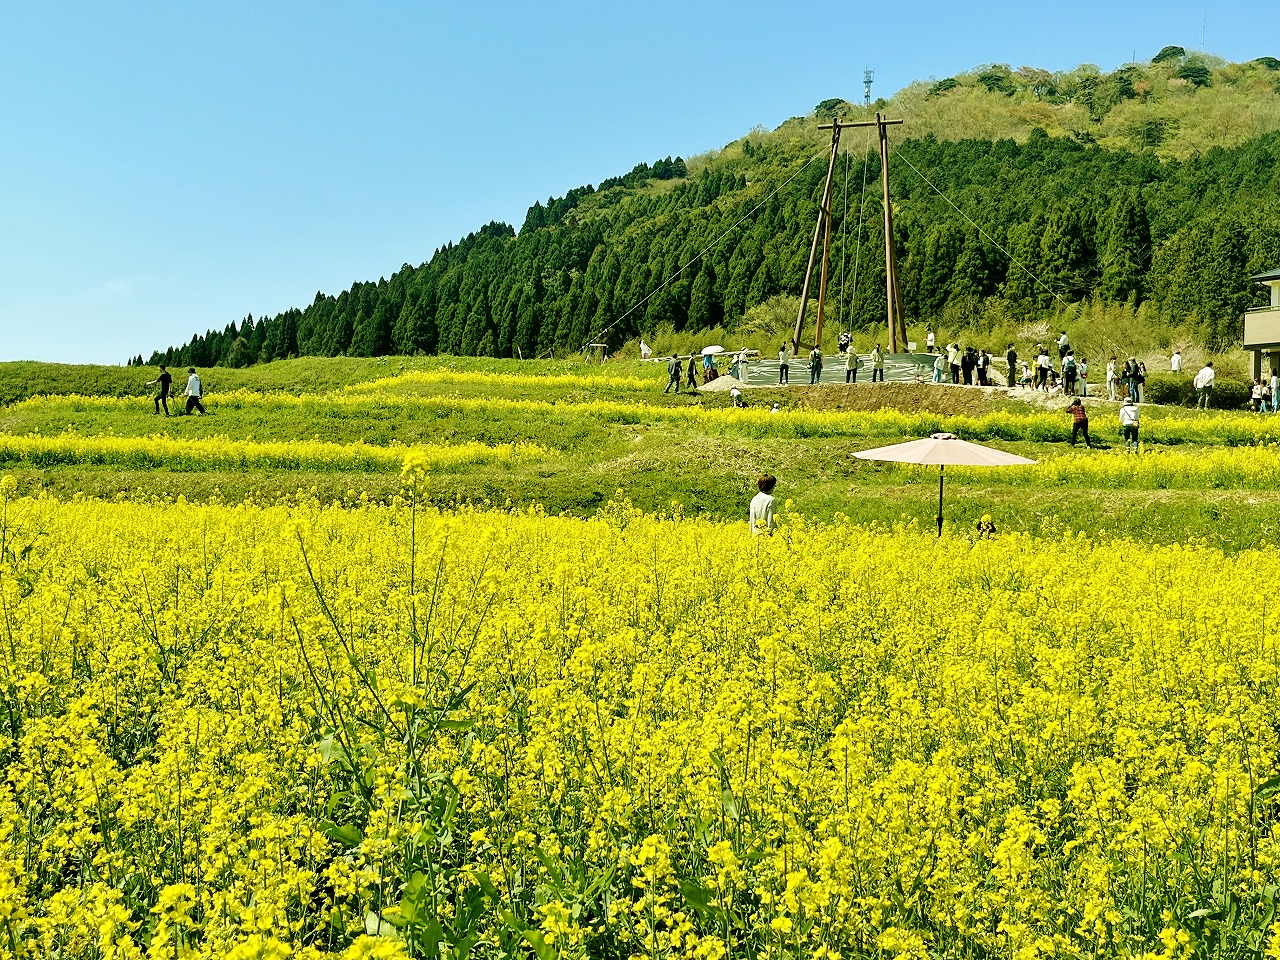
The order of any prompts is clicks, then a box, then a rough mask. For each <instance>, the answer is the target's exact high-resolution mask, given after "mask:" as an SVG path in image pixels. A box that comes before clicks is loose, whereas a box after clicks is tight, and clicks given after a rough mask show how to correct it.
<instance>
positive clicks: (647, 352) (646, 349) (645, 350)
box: [640, 339, 653, 360]
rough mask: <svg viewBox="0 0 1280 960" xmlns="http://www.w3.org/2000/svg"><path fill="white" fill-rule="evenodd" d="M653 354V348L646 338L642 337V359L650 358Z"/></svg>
mask: <svg viewBox="0 0 1280 960" xmlns="http://www.w3.org/2000/svg"><path fill="white" fill-rule="evenodd" d="M652 356H653V349H652V348H651V347H650V346H649V345H648V344H647V343H645V342H644V340H643V339H642V340H641V341H640V359H641V360H648V359H649V358H650V357H652Z"/></svg>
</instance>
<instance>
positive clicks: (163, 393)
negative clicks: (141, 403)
mask: <svg viewBox="0 0 1280 960" xmlns="http://www.w3.org/2000/svg"><path fill="white" fill-rule="evenodd" d="M157 383H158V384H160V392H159V393H158V394H156V398H155V399H156V412H155V416H159V415H160V404H164V415H165V416H166V417H167V416H168V415H169V389H170V388H171V387H172V386H173V376H172V375H171V374H170V373H169V371H168V370H166V369H165V366H164V364H163V363H162V364H160V376H158V377H156V378H155V379H154V380H148V381H147V386H148V387H152V386H155V385H156V384H157Z"/></svg>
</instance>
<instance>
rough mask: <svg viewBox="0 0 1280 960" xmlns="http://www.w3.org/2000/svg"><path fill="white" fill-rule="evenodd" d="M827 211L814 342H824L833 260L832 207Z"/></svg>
mask: <svg viewBox="0 0 1280 960" xmlns="http://www.w3.org/2000/svg"><path fill="white" fill-rule="evenodd" d="M828 199H830V198H828ZM825 213H826V217H825V218H824V219H825V220H826V221H827V229H826V232H825V233H824V235H823V238H822V273H821V275H820V277H819V279H818V322H817V325H816V326H815V327H814V333H813V342H814V343H821V342H822V318H823V317H824V316H825V315H826V308H827V264H828V263H830V261H831V208H830V207H827V208H826V211H825Z"/></svg>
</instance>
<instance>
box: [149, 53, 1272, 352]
mask: <svg viewBox="0 0 1280 960" xmlns="http://www.w3.org/2000/svg"><path fill="white" fill-rule="evenodd" d="M877 109H881V110H888V111H889V112H891V113H893V114H894V115H895V116H902V117H903V119H904V120H905V123H904V125H903V126H902V127H899V128H896V129H895V132H894V137H895V139H894V144H893V154H892V156H891V159H890V175H891V180H892V184H893V188H892V189H893V194H894V212H895V220H894V233H895V242H896V244H897V249H898V251H899V253H898V255H899V264H900V271H901V280H902V286H903V296H904V300H905V306H906V310H907V314H908V317H909V318H911V319H912V320H929V319H934V318H942V319H946V320H947V321H948V322H951V323H953V324H954V323H956V322H959V323H966V324H971V323H974V322H977V321H979V320H980V319H981V318H982V317H984V316H989V315H992V314H1001V313H1005V314H1007V313H1008V312H1010V311H1016V312H1018V313H1019V315H1023V316H1026V315H1034V314H1036V313H1037V312H1041V311H1046V310H1049V309H1051V308H1052V307H1053V306H1055V305H1060V304H1063V303H1069V302H1075V301H1080V300H1085V299H1091V298H1101V299H1103V300H1110V301H1116V302H1126V301H1127V302H1131V303H1141V302H1147V303H1149V304H1151V305H1152V306H1153V307H1154V308H1155V309H1156V310H1158V311H1159V313H1160V315H1161V316H1163V317H1165V318H1166V319H1167V320H1168V321H1169V322H1171V323H1177V324H1182V325H1186V326H1188V327H1190V328H1192V329H1194V330H1195V331H1196V332H1197V334H1198V335H1199V336H1201V337H1203V339H1204V340H1205V341H1206V343H1208V344H1210V345H1213V346H1225V345H1228V344H1230V343H1231V342H1233V341H1234V340H1236V339H1238V337H1239V331H1238V319H1239V315H1240V313H1241V311H1242V310H1243V309H1245V308H1246V307H1247V306H1248V305H1250V304H1252V303H1255V302H1261V301H1260V298H1261V296H1262V294H1263V293H1264V292H1265V291H1262V290H1261V289H1260V288H1256V287H1255V285H1253V284H1250V283H1249V282H1248V277H1249V275H1250V274H1251V273H1255V272H1258V271H1261V270H1264V269H1269V268H1273V267H1276V266H1280V132H1277V131H1280V61H1277V60H1275V59H1272V58H1269V57H1266V58H1261V59H1259V60H1255V61H1251V62H1249V63H1244V64H1225V63H1221V62H1218V61H1214V60H1212V59H1211V58H1206V57H1197V56H1194V55H1188V54H1186V52H1185V51H1183V50H1181V49H1180V48H1166V49H1165V50H1162V51H1160V53H1159V54H1158V55H1157V56H1156V57H1155V58H1153V60H1152V61H1151V62H1150V63H1147V64H1143V65H1129V66H1126V67H1123V68H1121V69H1119V70H1117V71H1115V72H1113V73H1109V74H1103V73H1101V72H1099V71H1098V70H1097V69H1096V68H1092V67H1081V68H1078V69H1077V70H1075V71H1072V72H1070V73H1067V74H1050V73H1047V72H1045V71H1038V70H1033V69H1031V68H1026V67H1023V68H1019V69H1017V70H1012V69H1010V68H1009V67H1007V66H1003V65H992V66H987V67H983V68H981V69H979V70H975V71H974V72H973V73H971V74H967V75H963V76H958V77H950V78H946V79H944V80H937V81H930V82H929V83H921V84H914V85H912V86H911V87H908V88H906V89H905V90H903V91H901V92H900V93H899V94H898V95H896V96H895V97H894V99H893V100H892V101H889V102H887V103H886V102H884V101H880V102H877V103H876V104H874V105H872V107H870V108H865V107H863V106H861V105H857V106H855V105H851V104H848V103H845V102H843V101H840V100H829V101H824V102H823V103H822V104H819V105H818V107H816V108H815V109H814V111H813V112H812V113H811V114H810V115H809V116H808V117H805V118H796V119H793V120H790V121H788V122H787V123H785V124H783V125H782V126H781V127H779V128H778V129H777V130H774V131H764V130H757V131H753V132H752V133H750V134H749V135H747V136H745V137H743V138H742V139H741V140H738V141H736V142H734V143H731V144H729V145H728V146H726V147H725V148H724V149H722V150H720V151H718V152H716V153H714V154H712V155H708V156H705V157H701V158H696V159H691V160H690V161H688V162H687V163H686V162H685V161H684V160H682V159H680V158H676V159H674V160H673V159H671V158H668V159H666V160H662V161H659V162H658V163H656V164H653V165H652V166H650V165H649V164H640V165H639V166H637V167H636V168H635V169H634V170H632V171H631V172H630V173H628V174H626V175H624V176H618V177H611V178H609V179H607V180H604V181H602V182H601V183H600V184H599V185H597V186H590V185H588V186H584V187H581V188H579V189H577V190H573V191H570V192H569V193H568V194H567V195H566V196H564V197H561V198H552V199H550V200H548V201H547V202H546V203H545V204H544V203H536V204H534V206H533V207H531V208H530V209H529V211H528V214H527V216H526V217H525V221H524V223H523V224H522V225H521V227H520V230H519V232H518V233H517V231H516V230H515V229H514V228H513V227H512V226H510V225H508V224H503V223H490V224H489V225H487V226H485V227H483V228H481V229H480V230H478V231H476V232H475V233H473V234H471V235H470V236H468V237H466V238H464V239H463V240H461V241H459V242H458V243H456V244H449V245H448V246H446V247H443V248H441V249H440V250H437V251H436V252H435V254H434V255H433V256H432V257H431V259H430V260H428V261H427V262H426V263H423V264H421V265H419V266H416V267H415V266H411V265H409V264H405V265H404V266H403V267H402V268H401V269H400V270H399V271H397V272H396V273H394V274H393V275H392V276H391V277H389V278H383V279H380V280H378V281H376V282H364V283H356V284H354V285H353V286H352V287H351V288H350V289H349V290H346V291H344V292H342V293H340V294H338V295H337V296H330V295H326V294H323V293H317V294H316V297H315V300H314V301H313V302H312V303H311V304H310V305H309V306H307V307H305V308H299V309H293V310H288V311H286V312H284V313H281V314H279V315H277V316H274V317H270V318H262V319H259V320H254V319H253V318H252V317H248V318H246V319H245V320H244V321H241V322H239V323H231V324H229V325H228V326H227V327H226V328H225V329H224V330H221V331H210V332H208V333H206V334H204V335H196V336H193V337H192V339H191V341H190V342H189V343H187V344H185V345H183V346H177V347H170V348H168V349H166V350H161V351H156V352H155V353H153V354H152V355H151V357H150V361H151V362H153V363H154V362H169V363H179V364H184V365H185V364H196V365H200V366H208V365H214V364H222V365H226V366H245V365H249V364H252V363H255V362H263V361H269V360H273V359H278V358H283V357H287V356H291V355H321V356H334V355H338V354H349V355H357V356H378V355H383V354H392V353H396V354H414V353H452V354H478V355H495V356H523V357H531V356H538V355H543V354H547V353H549V352H551V351H577V350H580V349H581V348H582V347H583V345H584V344H586V343H587V342H588V341H589V340H591V339H600V338H603V339H604V340H605V341H606V342H608V343H610V344H612V345H617V344H619V343H621V342H623V341H626V340H628V339H630V338H632V337H635V336H636V335H638V334H643V333H645V332H646V331H651V330H654V329H656V328H658V327H659V326H663V325H670V326H671V327H673V328H674V329H676V330H682V329H698V328H702V327H707V326H713V325H716V324H725V325H726V326H729V327H732V326H733V325H734V323H736V322H737V321H738V319H739V318H741V317H742V315H743V314H744V312H745V311H746V310H747V309H749V308H750V307H752V306H754V305H756V304H760V303H764V302H766V301H768V300H769V299H770V298H772V297H775V296H777V295H779V294H790V295H793V296H794V295H795V294H797V293H798V292H799V289H800V284H801V279H802V273H803V269H804V262H805V259H806V257H807V253H808V245H809V240H810V237H811V235H812V231H813V224H814V219H815V216H816V213H817V205H818V200H819V197H820V194H821V191H822V181H823V176H824V174H825V162H824V161H825V156H826V145H827V135H826V134H825V133H823V132H821V131H819V130H817V124H818V122H819V121H820V120H822V119H825V118H828V117H830V116H832V115H835V114H837V113H838V114H839V115H840V116H841V117H844V118H856V117H859V116H863V115H870V114H873V113H874V112H875V111H876V110H877ZM845 147H846V153H845V155H844V156H843V158H842V160H841V165H840V168H839V172H840V182H839V185H838V187H837V191H836V204H835V206H836V213H837V214H838V215H839V217H840V223H838V224H837V227H836V231H835V234H836V235H835V244H836V245H835V248H834V251H833V256H832V264H833V272H834V273H835V274H836V275H837V278H838V282H839V289H840V290H843V291H845V297H844V298H843V300H840V298H839V297H838V296H837V298H836V299H837V300H840V302H837V303H835V305H834V306H833V310H832V312H833V314H834V316H833V323H834V324H838V325H841V326H845V327H850V328H862V327H870V326H872V325H878V324H880V323H882V322H883V311H884V308H883V289H884V262H883V261H884V254H883V250H884V243H883V234H882V232H881V227H880V224H881V213H882V212H881V208H880V199H879V163H878V159H877V158H876V157H875V156H874V155H872V154H870V153H869V152H867V151H868V150H869V148H870V141H869V139H868V138H865V137H857V136H854V135H848V136H847V137H846V140H845ZM864 184H865V185H866V189H865V190H864ZM682 268H683V269H682ZM855 278H856V283H855V282H854V279H855ZM664 284H665V285H664ZM646 298H647V299H646ZM142 361H143V358H142V357H141V356H138V357H136V358H135V359H134V361H133V362H135V363H142Z"/></svg>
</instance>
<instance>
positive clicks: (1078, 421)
mask: <svg viewBox="0 0 1280 960" xmlns="http://www.w3.org/2000/svg"><path fill="white" fill-rule="evenodd" d="M1067 413H1069V414H1071V445H1072V446H1073V447H1074V446H1075V445H1076V439H1077V438H1078V437H1079V436H1080V435H1081V434H1084V445H1085V446H1086V447H1092V446H1093V444H1092V443H1090V442H1089V414H1088V413H1087V412H1086V411H1085V409H1084V404H1083V403H1081V402H1080V398H1079V397H1076V398H1075V399H1074V400H1072V401H1071V404H1070V405H1069V406H1068V407H1067Z"/></svg>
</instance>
